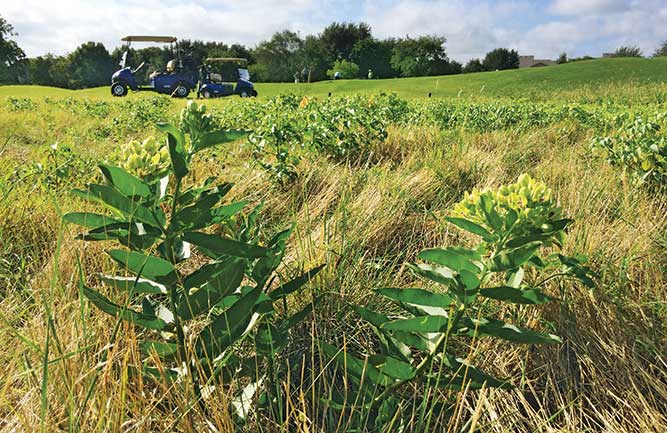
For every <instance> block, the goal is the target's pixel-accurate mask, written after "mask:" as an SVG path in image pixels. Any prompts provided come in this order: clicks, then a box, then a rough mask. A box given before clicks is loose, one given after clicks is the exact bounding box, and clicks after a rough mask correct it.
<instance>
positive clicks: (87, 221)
mask: <svg viewBox="0 0 667 433" xmlns="http://www.w3.org/2000/svg"><path fill="white" fill-rule="evenodd" d="M63 221H65V222H68V223H71V224H77V225H80V226H83V227H87V228H90V229H94V228H97V227H102V226H107V225H109V224H118V223H120V222H121V221H118V220H115V219H113V218H111V217H108V216H106V215H100V214H96V213H92V212H70V213H68V214H65V215H64V216H63Z"/></svg>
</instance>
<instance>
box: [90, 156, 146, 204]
mask: <svg viewBox="0 0 667 433" xmlns="http://www.w3.org/2000/svg"><path fill="white" fill-rule="evenodd" d="M98 167H99V168H100V171H101V172H102V175H103V176H104V178H105V179H106V181H107V182H108V183H110V184H111V186H112V187H113V188H114V189H115V190H117V191H118V192H120V193H121V194H123V195H124V196H127V197H135V196H138V197H142V198H149V197H150V196H151V195H152V193H151V189H150V188H149V187H148V185H147V184H146V183H145V182H144V181H143V180H141V179H139V178H138V177H135V176H132V175H131V174H129V173H128V172H126V171H125V170H123V169H122V168H120V167H114V166H112V165H107V164H100V165H99V166H98Z"/></svg>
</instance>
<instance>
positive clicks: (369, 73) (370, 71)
mask: <svg viewBox="0 0 667 433" xmlns="http://www.w3.org/2000/svg"><path fill="white" fill-rule="evenodd" d="M368 79H369V80H372V79H373V70H372V69H368Z"/></svg>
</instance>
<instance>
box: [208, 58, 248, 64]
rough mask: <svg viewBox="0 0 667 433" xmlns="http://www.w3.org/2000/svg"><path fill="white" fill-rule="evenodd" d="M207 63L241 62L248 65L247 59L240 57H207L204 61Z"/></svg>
mask: <svg viewBox="0 0 667 433" xmlns="http://www.w3.org/2000/svg"><path fill="white" fill-rule="evenodd" d="M206 61H207V62H241V63H248V59H242V58H240V57H209V58H207V59H206Z"/></svg>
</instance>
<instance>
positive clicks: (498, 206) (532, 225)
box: [452, 174, 561, 235]
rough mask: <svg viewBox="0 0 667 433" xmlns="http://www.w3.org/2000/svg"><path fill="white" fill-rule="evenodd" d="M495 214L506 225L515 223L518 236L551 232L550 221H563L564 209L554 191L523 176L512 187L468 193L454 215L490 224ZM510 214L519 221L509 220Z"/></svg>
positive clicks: (514, 226)
mask: <svg viewBox="0 0 667 433" xmlns="http://www.w3.org/2000/svg"><path fill="white" fill-rule="evenodd" d="M494 212H495V213H496V214H497V215H498V216H499V217H500V218H499V220H502V221H503V222H505V225H507V224H510V223H512V221H513V223H512V224H513V229H512V231H513V233H515V234H518V235H520V234H526V235H527V234H529V233H532V232H533V231H534V230H535V229H539V230H541V231H549V230H550V227H549V225H550V222H553V221H557V220H559V219H560V218H561V209H560V207H558V205H557V202H556V200H555V199H554V198H553V192H552V191H551V189H550V188H549V187H547V186H546V184H544V183H543V182H540V181H537V180H535V179H533V178H532V177H530V176H529V175H528V174H522V175H521V176H520V177H519V179H518V180H517V181H516V182H515V183H513V184H510V185H506V186H501V187H499V188H495V189H486V190H482V191H480V190H478V189H474V190H473V191H472V192H471V193H466V194H465V197H464V199H463V200H462V201H461V202H459V203H458V204H456V205H455V206H454V209H453V211H452V216H455V217H461V218H465V219H467V220H469V221H472V222H474V223H477V224H480V225H489V221H490V220H493V217H491V218H490V217H489V215H490V214H492V213H494ZM510 213H514V214H515V215H516V219H515V218H507V216H508V214H510ZM507 228H509V227H505V229H507ZM498 229H500V228H498Z"/></svg>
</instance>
